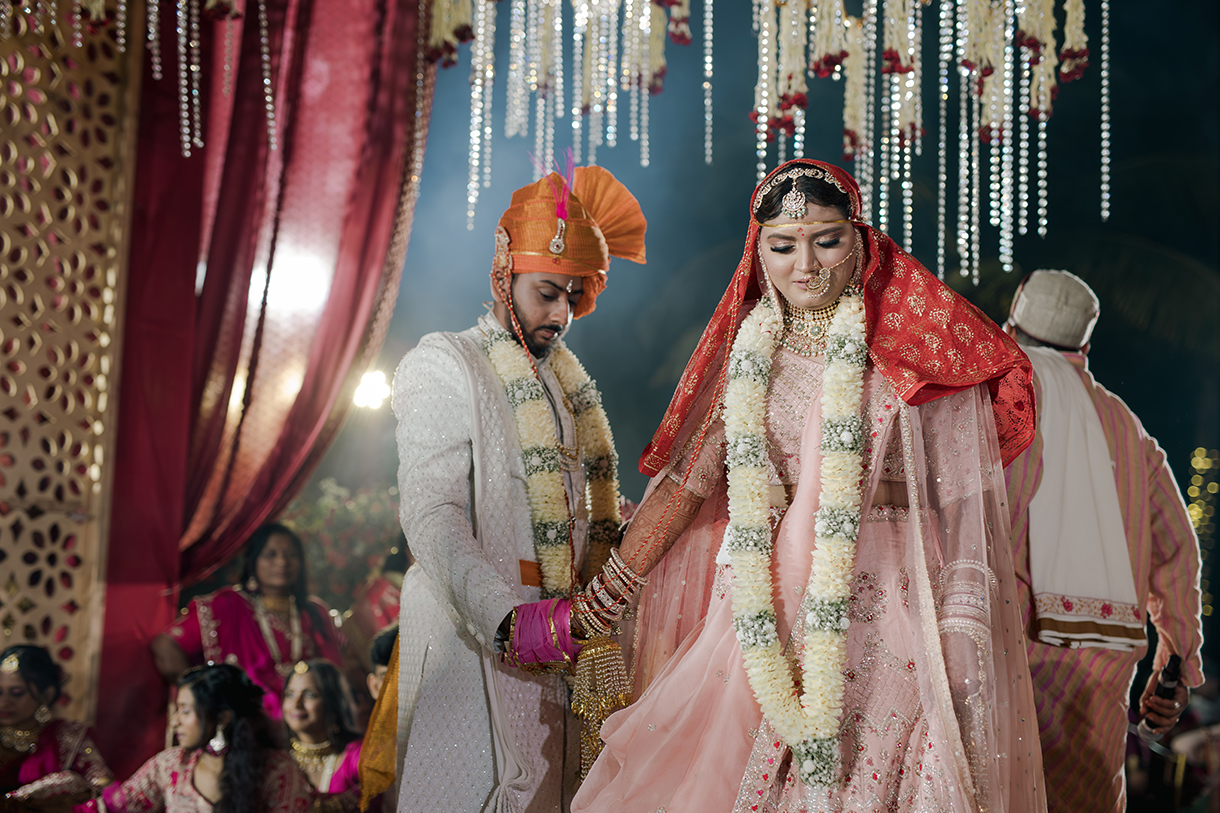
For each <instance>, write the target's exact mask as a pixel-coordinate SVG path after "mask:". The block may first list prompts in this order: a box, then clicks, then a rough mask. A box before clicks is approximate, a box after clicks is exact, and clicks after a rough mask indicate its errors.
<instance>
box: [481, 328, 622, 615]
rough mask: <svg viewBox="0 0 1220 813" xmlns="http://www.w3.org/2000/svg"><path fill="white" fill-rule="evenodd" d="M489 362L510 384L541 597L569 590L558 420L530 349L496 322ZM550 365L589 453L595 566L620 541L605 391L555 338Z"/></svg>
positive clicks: (566, 512)
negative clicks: (539, 578)
mask: <svg viewBox="0 0 1220 813" xmlns="http://www.w3.org/2000/svg"><path fill="white" fill-rule="evenodd" d="M483 349H484V351H485V352H486V353H487V357H488V358H489V359H490V360H491V366H492V368H493V369H494V370H495V371H496V375H497V376H499V378H500V381H501V382H502V383H503V384H504V392H505V393H506V394H507V395H508V403H509V404H510V405H511V406H512V408H513V417H514V418H515V420H516V425H517V438H518V440H519V442H520V443H521V459H522V460H523V461H524V462H525V475H526V486H525V492H526V495H527V497H528V499H529V506H530V520H531V522H532V524H533V531H534V550H535V551H536V553H537V555H538V563H539V565H540V567H541V570H542V597H543V598H544V599H545V598H557V597H562V596H567V595H568V594H569V593H571V591H572V588H573V587H574V586H575V584H574V578H575V574H574V573H573V568H572V546H571V540H570V538H569V533H568V522H569V520H570V519H571V517H572V513H571V511H570V509H569V506H568V499H567V494H566V491H565V489H564V485H563V456H564V454H565V450H564V448H563V447H562V445H561V444H560V442H559V436H558V433H557V432H556V427H555V418H554V414H553V413H552V411H551V406H550V404H549V403H548V401H547V398H546V393H545V392H544V391H543V389H542V382H541V381H539V380H538V376H537V375H536V374H535V372H534V366H533V364H532V363H531V361H530V358H529V353H528V352H527V351H526V350H524V349H523V348H522V347H521V345H520V344H519V343H518V342H517V341H516V339H514V338H513V335H512V334H511V333H509V332H508V331H507V330H504V329H503V328H500V327H498V326H497V327H496V328H495V329H494V330H492V331H491V332H489V334H488V336H487V338H486V339H485V340H484V342H483ZM551 369H552V370H553V371H554V373H555V377H556V378H557V379H558V380H559V386H560V388H561V389H562V390H563V395H564V400H565V401H566V402H567V404H568V406H569V408H570V409H571V410H572V416H573V418H574V419H575V422H576V437H577V439H578V443H579V448H580V449H581V451H583V453H584V458H583V461H582V462H583V463H584V466H585V472H586V474H587V476H588V493H589V502H590V505H589V552H588V556H587V557H586V559H587V561H588V562H589V565H590V567H592V568H596V569H597V570H592V571H590V572H597V571H598V570H600V569H601V566H602V564H603V563H604V562H605V561H606V559H607V558H609V556H610V548H611V547H612V546H613V545H615V544H617V543H618V541H619V536H620V532H619V526H620V525H621V524H622V514H621V510H620V507H619V491H618V456H617V455H616V454H615V451H614V437H613V436H612V435H611V433H610V422H609V421H608V420H607V419H606V412H605V410H604V409H602V403H601V393H599V392H598V390H597V385H596V384H595V383H593V380H592V379H590V378H589V374H588V373H587V372H585V368H584V367H582V366H581V364H580V361H579V360H578V359H577V358H576V356H575V355H574V354H573V353H572V351H571V350H568V348H567V347H566V346H565V345H564V344H563V343H562V342H557V343H556V345H555V347H554V348H553V349H552V350H551Z"/></svg>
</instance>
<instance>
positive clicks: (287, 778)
mask: <svg viewBox="0 0 1220 813" xmlns="http://www.w3.org/2000/svg"><path fill="white" fill-rule="evenodd" d="M200 753H202V752H201V751H199V750H198V749H195V750H191V751H188V750H186V749H184V748H168V749H166V750H164V751H162V752H161V753H159V754H157V755H156V756H155V757H153V758H152V759H150V760H148V762H145V763H144V765H143V766H141V768H140V770H138V771H136V772H135V774H134V775H132V777H131V778H130V779H128V780H127V781H126V782H122V783H116V784H113V785H111V786H110V787H108V788H106V790H104V791H103V792H102V803H101V804H99V803H98V802H97V801H92V802H88V803H86V804H83V805H77V806H76V807H74V808H73V813H160V811H165V813H211V811H212V803H211V802H209V801H208V800H207V799H205V798H203V796H201V795H200V793H199V791H197V790H195V763H197V762H198V761H199V755H200ZM313 800H314V791H313V788H311V787H310V786H309V780H308V779H306V778H305V774H303V773H302V772H301V769H300V768H298V767H297V764H296V762H295V761H294V760H293V759H292V757H290V756H289V755H288V754H287V753H285V752H284V751H270V752H268V754H267V764H266V767H265V772H264V777H263V804H262V807H261V808H260V809H261V810H263V811H265V813H306V811H308V810H309V809H310V806H311V805H312V804H313Z"/></svg>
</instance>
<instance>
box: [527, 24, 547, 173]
mask: <svg viewBox="0 0 1220 813" xmlns="http://www.w3.org/2000/svg"><path fill="white" fill-rule="evenodd" d="M542 2H543V0H527V3H526V13H525V65H526V67H525V81H526V88H527V91H526V116H525V125H524V129H523V130H522V132H521V135H523V136H528V135H529V118H530V109H529V95H530V94H535V96H534V109H533V117H534V129H535V132H534V155H535V156H536V157H538V158H541V157H542V145H543V141H544V138H545V135H546V134H545V133H544V132H542V129H543V127H544V126H545V123H544V121H543V120H544V119H545V117H546V104H545V102H544V103H543V104H539V103H538V100H539V99H541V98H542V94H543V88H542V84H543V81H544V78H543V76H542V54H543V38H544V36H545V34H544V32H543V28H544V21H543V13H542ZM540 177H542V176H541V175H540V174H539V172H538V169H537V166H535V168H534V180H538V179H539V178H540Z"/></svg>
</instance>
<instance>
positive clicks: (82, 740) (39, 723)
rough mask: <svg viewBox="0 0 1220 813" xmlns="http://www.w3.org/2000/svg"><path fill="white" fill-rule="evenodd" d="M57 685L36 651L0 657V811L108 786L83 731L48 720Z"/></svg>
mask: <svg viewBox="0 0 1220 813" xmlns="http://www.w3.org/2000/svg"><path fill="white" fill-rule="evenodd" d="M63 681H64V677H63V670H62V669H61V668H60V667H59V664H57V663H55V661H54V660H53V659H52V658H51V654H50V653H49V652H47V650H45V649H44V648H42V647H40V646H30V645H28V644H18V645H16V646H10V647H9V648H8V649H5V650H4V651H3V652H0V811H4V812H5V813H7V811H9V810H10V809H12V810H18V809H20V806H21V804H22V801H23V800H26V799H34V798H47V797H50V796H56V795H62V794H71V793H72V792H74V791H77V792H83V793H85V795H86V796H87V795H88V794H89V793H96V792H98V791H100V790H101V789H102V788H104V787H106V786H107V785H109V784H110V783H111V782H113V781H114V776H113V775H112V774H111V773H110V769H109V768H108V767H106V762H105V760H103V759H102V755H101V754H99V753H98V750H97V745H95V744H94V742H93V737H92V735H91V734H90V733H89V730H88V728H86V727H85V726H84V725H83V724H81V723H77V722H71V721H68V720H56V719H54V717H53V715H52V712H51V709H52V708H53V707H54V706H55V701H56V700H58V699H59V696H60V690H61V687H62V685H63ZM82 780H83V781H82ZM9 794H12V796H11V797H9Z"/></svg>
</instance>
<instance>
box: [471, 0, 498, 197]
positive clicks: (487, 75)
mask: <svg viewBox="0 0 1220 813" xmlns="http://www.w3.org/2000/svg"><path fill="white" fill-rule="evenodd" d="M475 2H476V3H478V6H477V9H478V12H479V13H481V14H482V15H483V39H484V42H485V45H484V46H483V54H484V56H483V76H482V81H483V188H484V189H488V188H490V187H491V140H492V135H493V134H494V132H495V127H494V125H493V124H492V89H493V88H494V87H495V84H496V9H497V8H499V6H498V5H497V4H496V3H495V2H493V0H475Z"/></svg>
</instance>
